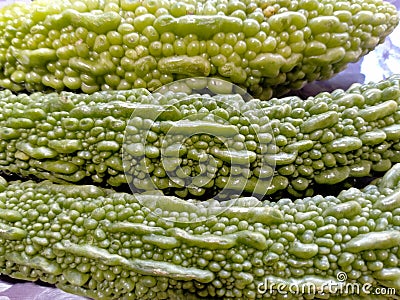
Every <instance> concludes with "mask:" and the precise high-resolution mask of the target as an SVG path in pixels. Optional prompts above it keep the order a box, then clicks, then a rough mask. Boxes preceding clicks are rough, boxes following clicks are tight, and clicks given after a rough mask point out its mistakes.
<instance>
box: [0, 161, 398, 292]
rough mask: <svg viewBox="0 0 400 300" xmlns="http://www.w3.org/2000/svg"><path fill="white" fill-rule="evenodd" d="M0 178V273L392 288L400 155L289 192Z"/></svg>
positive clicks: (150, 284)
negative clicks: (302, 191)
mask: <svg viewBox="0 0 400 300" xmlns="http://www.w3.org/2000/svg"><path fill="white" fill-rule="evenodd" d="M0 181H1V192H0V239H1V241H2V243H1V246H0V273H1V274H4V275H8V276H10V277H14V278H18V279H23V280H30V281H35V280H38V279H40V280H42V281H45V282H49V283H51V284H55V285H56V286H57V287H58V288H60V289H63V290H65V291H67V292H69V293H73V294H80V295H84V296H87V297H90V298H93V299H211V298H212V299H259V298H260V297H263V299H265V298H268V299H281V297H282V295H281V294H282V291H285V292H287V293H288V295H287V296H293V297H295V296H296V295H293V294H291V291H292V292H293V291H296V290H294V289H297V290H298V291H301V289H302V288H303V289H304V291H306V292H305V293H306V294H307V291H313V290H307V289H306V288H307V287H306V286H308V287H309V288H310V285H312V286H313V288H314V289H315V288H322V287H325V291H327V290H326V289H328V285H329V284H330V285H329V286H331V287H332V286H333V285H335V286H336V287H338V289H337V291H338V292H340V291H344V287H343V290H341V289H340V288H339V287H340V284H347V285H352V287H353V288H354V287H355V286H358V287H359V289H357V290H356V291H359V292H357V296H360V297H372V295H373V294H372V293H374V291H375V290H376V288H380V289H383V288H384V289H386V292H387V296H390V295H389V294H392V295H394V292H397V293H398V291H399V289H400V285H399V282H400V273H399V271H398V270H399V267H400V256H399V243H400V202H399V201H398V200H394V199H398V193H399V190H400V164H396V165H394V166H393V167H392V168H391V169H390V170H389V171H388V172H387V173H386V174H385V175H384V177H383V178H381V179H379V180H378V181H376V182H375V184H373V185H369V186H367V187H365V188H364V189H363V190H359V189H356V188H351V189H349V190H343V191H342V192H341V193H340V194H339V195H338V196H337V197H333V196H327V197H325V198H324V197H322V196H314V197H307V198H304V199H301V198H299V199H297V200H295V201H294V202H293V201H291V200H290V199H281V200H279V201H278V202H269V201H263V202H260V201H259V200H257V199H256V198H253V197H241V198H236V199H232V200H230V201H226V202H217V201H215V200H210V201H207V202H199V201H197V200H182V199H179V198H175V197H172V196H164V195H160V194H158V195H157V194H127V193H118V192H115V191H113V190H107V189H102V188H98V187H95V186H90V185H57V184H54V183H51V182H49V181H44V182H41V183H35V182H33V181H14V182H6V181H5V180H4V179H3V178H0ZM382 224H385V225H384V226H382ZM278 284H280V285H279V286H278ZM266 285H268V286H266ZM361 287H364V288H361ZM278 288H279V290H280V292H278V291H277V289H278ZM347 288H348V287H347ZM330 291H331V292H332V291H333V289H331V290H330ZM368 293H370V294H368ZM297 296H298V295H297ZM297 296H296V297H297ZM304 296H305V297H306V295H304ZM310 296H312V295H310ZM328 296H331V297H332V299H336V297H341V295H340V294H334V293H333V294H329V295H328ZM325 298H326V297H325ZM296 299H297V298H296ZM374 299H375V298H374Z"/></svg>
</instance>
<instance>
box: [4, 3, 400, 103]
mask: <svg viewBox="0 0 400 300" xmlns="http://www.w3.org/2000/svg"><path fill="white" fill-rule="evenodd" d="M0 13H1V18H0V36H1V38H0V70H1V72H0V74H1V76H0V86H2V87H4V88H8V89H12V90H15V91H20V90H23V89H28V90H30V91H33V90H39V91H40V90H43V89H44V88H50V89H55V90H58V91H60V90H62V89H65V88H68V89H72V90H82V91H83V92H85V93H93V92H95V91H98V90H109V89H130V88H140V87H145V88H147V89H149V90H155V89H157V88H158V87H160V86H161V85H163V84H166V83H170V82H172V81H173V80H176V79H179V78H182V77H188V76H189V77H193V76H212V77H222V78H225V79H227V80H229V81H232V82H233V83H235V84H239V85H241V86H243V87H246V88H249V90H250V91H251V92H252V93H253V95H254V96H255V97H257V98H260V99H268V98H271V96H272V95H273V94H274V95H279V94H282V93H283V92H286V91H288V89H297V88H301V87H302V86H303V85H304V84H305V83H306V82H309V81H313V80H318V79H327V78H329V77H331V76H333V75H334V74H335V73H337V72H339V71H341V70H343V69H344V68H345V67H346V65H347V64H348V63H351V62H355V61H357V60H358V59H359V58H360V57H362V56H363V55H365V54H366V53H368V52H369V51H371V50H373V49H374V48H375V47H376V46H377V45H378V44H379V43H381V42H382V41H383V40H384V38H385V37H386V36H387V35H388V34H390V33H391V32H392V31H393V29H394V27H395V26H396V25H397V24H398V22H399V18H398V15H397V11H396V8H395V7H394V6H393V5H391V4H389V3H387V2H384V1H382V0H368V1H358V0H348V1H332V0H323V1H317V0H296V1H289V0H277V1H276V0H257V1H250V0H247V1H239V0H230V1H227V0H209V1H205V0H202V1H195V0H185V1H175V0H174V1H166V0H121V1H111V0H107V1H98V0H84V1H79V0H78V1H77V0H68V1H64V0H55V1H51V2H50V1H48V0H37V1H33V2H32V4H29V5H26V4H17V3H16V4H14V5H11V6H8V7H5V8H3V9H2V10H1V11H0Z"/></svg>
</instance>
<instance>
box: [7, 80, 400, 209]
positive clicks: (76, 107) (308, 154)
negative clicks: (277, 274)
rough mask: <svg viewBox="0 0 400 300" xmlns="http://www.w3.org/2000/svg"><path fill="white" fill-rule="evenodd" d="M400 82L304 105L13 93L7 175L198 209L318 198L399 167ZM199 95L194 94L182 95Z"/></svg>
mask: <svg viewBox="0 0 400 300" xmlns="http://www.w3.org/2000/svg"><path fill="white" fill-rule="evenodd" d="M208 81H209V82H210V87H216V86H217V84H215V82H214V81H212V80H210V79H208ZM201 82H202V80H200V82H197V88H198V89H197V90H199V88H200V87H201V86H200V83H201ZM399 82H400V77H399V76H398V75H394V76H392V77H391V78H389V79H387V80H386V81H381V82H378V83H370V84H366V85H359V84H357V85H353V86H352V87H351V88H350V89H349V90H348V91H342V90H337V91H334V92H333V93H330V94H329V93H321V94H319V95H317V96H316V97H314V98H312V97H310V98H308V99H306V100H302V99H300V98H298V97H287V98H282V99H276V98H275V99H271V100H270V101H260V100H255V99H253V100H250V101H247V102H246V101H244V100H243V98H244V97H245V96H243V97H242V96H240V95H239V94H237V95H232V94H225V95H215V96H211V95H205V94H203V95H201V94H198V93H197V94H193V95H188V94H186V93H183V92H179V90H176V89H175V88H173V89H174V90H175V92H173V91H165V93H164V94H159V93H157V94H150V93H149V92H148V91H146V90H145V89H134V90H127V91H102V92H96V93H94V94H91V95H86V94H75V93H71V92H62V93H60V94H57V93H50V94H43V93H34V94H31V95H26V94H18V95H14V94H12V93H11V92H10V91H9V90H4V91H0V108H1V111H2V113H1V115H0V138H1V141H0V170H2V171H4V172H13V173H16V174H20V175H22V176H31V175H33V176H36V177H37V178H40V179H49V180H52V181H53V182H59V183H65V182H73V183H83V182H92V183H95V184H101V183H106V184H108V185H109V186H120V185H124V184H126V183H129V185H130V186H131V188H132V189H133V190H134V191H141V192H143V191H152V190H161V191H163V192H164V193H166V194H175V195H178V196H180V197H189V198H190V197H202V198H203V199H204V197H207V196H210V197H211V196H218V197H219V199H226V198H229V197H231V196H234V195H240V194H242V192H244V193H248V194H253V195H254V196H256V195H258V196H264V195H277V197H280V194H279V193H278V194H277V192H279V191H287V192H289V194H291V195H293V196H296V197H300V196H302V195H312V194H313V193H314V185H315V184H322V185H325V184H328V185H329V184H336V183H341V182H344V181H346V180H347V179H349V178H355V177H366V176H370V175H371V174H372V173H374V172H385V171H387V170H388V169H389V168H390V167H391V166H392V163H396V162H400V152H399V151H400V148H399V141H400V127H399V126H398V125H397V124H398V123H399V118H400V113H399V111H400V110H399V108H398V106H399V105H398V103H399V101H400V85H399ZM202 84H203V85H204V84H207V79H206V80H205V81H204V82H203V83H202ZM189 85H192V86H194V85H196V84H194V82H193V80H190V81H187V84H186V83H184V82H180V83H179V88H180V89H181V90H185V91H186V90H188V89H189ZM228 85H230V83H229V84H228ZM219 89H221V90H222V89H226V90H227V88H226V87H222V85H220V86H219ZM383 108H385V109H383ZM375 110H376V111H377V114H376V116H375V118H374V119H373V118H372V117H371V115H372V114H373V112H374V111H375ZM28 121H29V122H32V124H33V125H34V126H27V125H26V124H28V123H29V122H28ZM349 210H353V208H352V207H349Z"/></svg>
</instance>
